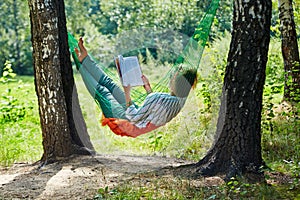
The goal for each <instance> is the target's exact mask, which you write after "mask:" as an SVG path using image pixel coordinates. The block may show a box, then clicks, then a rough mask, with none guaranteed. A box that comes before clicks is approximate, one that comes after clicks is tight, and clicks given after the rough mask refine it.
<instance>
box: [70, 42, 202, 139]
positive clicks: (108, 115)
mask: <svg viewBox="0 0 300 200" xmlns="http://www.w3.org/2000/svg"><path fill="white" fill-rule="evenodd" d="M78 47H79V49H77V48H76V49H75V53H76V55H77V57H78V60H79V62H80V63H81V64H82V66H81V67H80V68H79V72H80V74H81V76H82V78H83V81H84V83H85V85H86V87H87V89H88V90H89V92H90V94H91V95H92V96H93V97H94V98H95V99H96V100H97V101H98V103H99V104H100V107H101V109H102V111H103V114H104V117H105V118H104V119H103V120H102V124H103V125H109V126H110V128H111V130H112V131H113V132H114V133H116V134H118V135H122V136H130V137H136V136H138V135H140V134H143V133H146V132H149V131H151V130H153V129H155V128H157V127H160V126H162V125H164V124H166V123H167V122H169V121H170V120H171V119H173V118H174V117H175V116H176V115H177V114H178V113H179V111H180V110H181V109H182V107H183V106H184V103H185V101H186V98H187V96H188V94H189V92H190V90H191V88H192V87H193V86H194V85H195V84H196V82H197V81H196V80H197V71H196V70H185V71H183V72H176V73H175V75H174V76H173V78H172V79H171V81H170V85H169V87H170V91H171V92H170V94H167V93H158V92H152V89H151V86H150V83H149V80H148V78H147V77H146V76H145V75H143V76H142V80H143V82H144V88H145V90H146V92H147V93H148V96H147V97H146V99H145V101H144V103H143V105H142V106H141V107H137V106H136V105H135V104H134V103H133V102H132V100H131V97H130V91H131V87H130V86H123V90H122V89H121V88H120V87H119V86H118V85H117V84H115V83H114V82H113V80H112V79H111V78H110V77H108V76H107V75H106V74H105V73H104V71H103V70H102V69H101V68H100V67H99V66H98V65H97V63H96V62H95V61H94V60H92V59H91V57H90V56H89V55H88V52H87V50H86V48H85V47H84V45H83V39H82V38H80V39H79V41H78ZM105 102H109V103H110V104H109V105H107V103H106V104H105Z"/></svg>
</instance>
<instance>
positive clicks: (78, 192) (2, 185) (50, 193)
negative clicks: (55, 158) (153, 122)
mask: <svg viewBox="0 0 300 200" xmlns="http://www.w3.org/2000/svg"><path fill="white" fill-rule="evenodd" d="M182 164H186V162H185V161H182V160H177V159H171V158H166V157H157V156H154V157H145V156H125V155H124V156H112V155H97V156H77V157H72V158H70V159H68V160H64V161H61V162H57V163H53V164H49V165H45V166H43V167H41V168H40V167H39V166H38V165H31V164H25V163H17V164H15V165H13V166H12V167H10V168H9V169H1V170H0V199H1V200H2V199H5V200H6V199H38V200H41V199H93V197H94V196H95V195H96V194H97V191H98V189H99V188H105V187H107V186H108V187H113V186H114V185H117V184H119V183H121V182H122V181H125V180H128V179H130V178H132V177H134V176H137V174H141V173H147V172H152V171H156V170H159V169H161V168H165V167H170V166H179V165H182Z"/></svg>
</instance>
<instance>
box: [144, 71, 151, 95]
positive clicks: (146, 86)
mask: <svg viewBox="0 0 300 200" xmlns="http://www.w3.org/2000/svg"><path fill="white" fill-rule="evenodd" d="M142 80H143V82H144V88H145V90H146V92H147V93H148V94H150V93H151V92H152V89H151V86H150V83H149V80H148V78H147V77H146V76H145V75H142Z"/></svg>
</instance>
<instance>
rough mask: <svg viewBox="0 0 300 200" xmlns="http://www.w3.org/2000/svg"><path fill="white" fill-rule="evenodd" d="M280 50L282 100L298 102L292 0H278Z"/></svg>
mask: <svg viewBox="0 0 300 200" xmlns="http://www.w3.org/2000/svg"><path fill="white" fill-rule="evenodd" d="M278 8H279V19H280V30H281V51H282V56H283V60H284V71H285V84H284V100H286V101H289V102H300V60H299V50H298V42H297V34H296V28H295V22H294V12H293V2H292V0H278Z"/></svg>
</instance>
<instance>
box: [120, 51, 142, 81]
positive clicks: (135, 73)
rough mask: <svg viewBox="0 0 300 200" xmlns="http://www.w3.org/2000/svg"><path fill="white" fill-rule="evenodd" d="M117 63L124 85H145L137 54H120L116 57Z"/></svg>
mask: <svg viewBox="0 0 300 200" xmlns="http://www.w3.org/2000/svg"><path fill="white" fill-rule="evenodd" d="M115 64H116V67H117V71H118V73H119V76H120V79H121V83H122V85H123V86H128V85H130V86H132V87H134V86H140V85H144V82H143V80H142V70H141V66H140V64H139V60H138V58H137V57H136V56H129V57H123V56H122V55H119V56H118V57H117V58H115Z"/></svg>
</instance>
